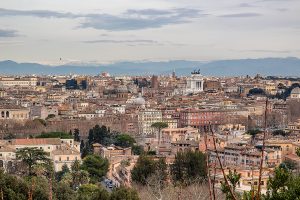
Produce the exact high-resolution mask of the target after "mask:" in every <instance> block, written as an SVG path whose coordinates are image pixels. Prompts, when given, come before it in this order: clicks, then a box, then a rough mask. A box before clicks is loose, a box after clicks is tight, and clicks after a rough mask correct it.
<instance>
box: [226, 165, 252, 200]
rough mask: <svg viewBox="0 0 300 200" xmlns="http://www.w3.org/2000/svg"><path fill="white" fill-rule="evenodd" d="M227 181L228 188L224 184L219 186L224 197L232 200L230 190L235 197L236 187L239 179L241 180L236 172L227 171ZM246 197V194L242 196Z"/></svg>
mask: <svg viewBox="0 0 300 200" xmlns="http://www.w3.org/2000/svg"><path fill="white" fill-rule="evenodd" d="M226 177H227V180H228V182H229V184H230V186H228V185H226V184H225V183H222V184H221V191H222V192H223V193H224V194H225V195H226V199H227V200H231V199H234V198H233V196H232V195H231V193H230V188H229V187H231V188H232V191H233V192H234V193H235V196H237V194H236V186H237V185H238V183H239V181H240V179H241V174H238V173H237V172H236V170H234V171H233V172H232V171H231V170H229V174H227V175H226ZM244 195H246V193H245V194H244Z"/></svg>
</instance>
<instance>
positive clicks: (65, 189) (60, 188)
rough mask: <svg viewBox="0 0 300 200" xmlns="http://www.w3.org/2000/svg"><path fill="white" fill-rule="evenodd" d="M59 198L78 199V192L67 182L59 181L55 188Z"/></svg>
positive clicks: (65, 199)
mask: <svg viewBox="0 0 300 200" xmlns="http://www.w3.org/2000/svg"><path fill="white" fill-rule="evenodd" d="M53 190H54V193H55V197H56V199H57V200H72V199H76V192H75V191H74V190H72V188H71V187H70V185H68V184H65V183H61V182H59V183H57V184H56V187H54V188H53Z"/></svg>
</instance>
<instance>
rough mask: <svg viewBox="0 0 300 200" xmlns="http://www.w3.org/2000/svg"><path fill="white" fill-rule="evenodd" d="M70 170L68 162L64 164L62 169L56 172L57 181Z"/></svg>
mask: <svg viewBox="0 0 300 200" xmlns="http://www.w3.org/2000/svg"><path fill="white" fill-rule="evenodd" d="M69 172H70V169H69V167H68V166H67V165H66V164H64V165H63V166H62V169H61V171H59V172H56V174H55V178H56V180H57V181H61V179H62V177H63V176H64V175H65V174H66V173H69Z"/></svg>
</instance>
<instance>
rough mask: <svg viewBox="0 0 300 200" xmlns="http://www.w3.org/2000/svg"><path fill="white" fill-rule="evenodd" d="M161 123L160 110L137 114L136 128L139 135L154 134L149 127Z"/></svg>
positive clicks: (147, 110)
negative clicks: (137, 127)
mask: <svg viewBox="0 0 300 200" xmlns="http://www.w3.org/2000/svg"><path fill="white" fill-rule="evenodd" d="M161 121H162V112H161V111H160V110H155V109H145V110H142V111H140V112H139V114H138V126H139V134H144V135H149V134H155V133H156V130H154V129H153V128H152V127H151V125H152V124H153V123H155V122H161Z"/></svg>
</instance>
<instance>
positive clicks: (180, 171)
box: [171, 151, 207, 185]
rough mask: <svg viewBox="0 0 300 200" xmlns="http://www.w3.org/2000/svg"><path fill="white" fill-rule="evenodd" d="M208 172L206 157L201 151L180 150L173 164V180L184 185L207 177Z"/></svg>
mask: <svg viewBox="0 0 300 200" xmlns="http://www.w3.org/2000/svg"><path fill="white" fill-rule="evenodd" d="M206 172H207V170H206V157H205V155H204V154H203V153H202V152H199V151H195V152H193V151H187V152H178V153H177V154H176V156H175V161H174V163H173V164H172V166H171V174H172V178H173V181H174V182H175V183H180V184H184V185H189V184H190V183H191V182H193V181H194V180H196V179H200V180H201V179H202V180H203V179H205V178H206V176H207V174H206Z"/></svg>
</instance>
